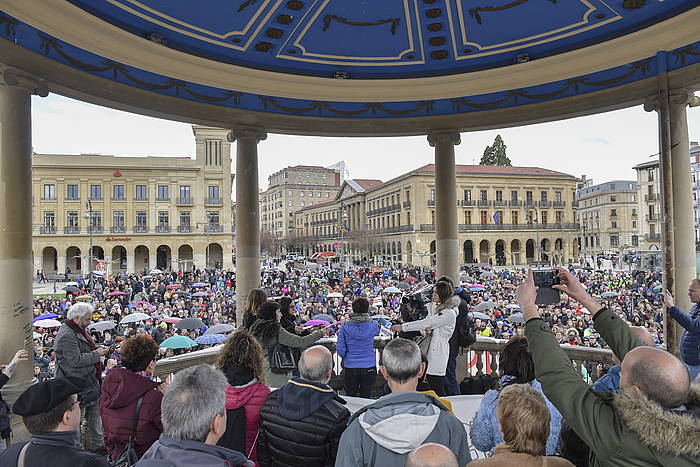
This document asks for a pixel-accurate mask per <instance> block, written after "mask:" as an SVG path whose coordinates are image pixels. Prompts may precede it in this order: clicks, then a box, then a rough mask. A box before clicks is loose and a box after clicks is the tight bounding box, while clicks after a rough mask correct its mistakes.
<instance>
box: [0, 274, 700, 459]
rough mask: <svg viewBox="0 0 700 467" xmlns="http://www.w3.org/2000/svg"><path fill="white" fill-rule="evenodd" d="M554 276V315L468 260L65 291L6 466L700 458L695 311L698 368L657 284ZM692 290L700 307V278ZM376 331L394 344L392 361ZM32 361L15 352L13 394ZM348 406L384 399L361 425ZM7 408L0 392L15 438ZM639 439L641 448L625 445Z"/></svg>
mask: <svg viewBox="0 0 700 467" xmlns="http://www.w3.org/2000/svg"><path fill="white" fill-rule="evenodd" d="M557 274H558V276H559V278H560V280H561V283H562V285H560V286H555V288H559V289H560V290H561V291H562V292H564V293H562V301H560V302H559V303H556V304H553V305H548V306H542V307H538V306H535V305H534V297H532V296H531V295H532V291H533V290H534V289H535V286H534V284H533V282H532V276H531V275H529V273H528V271H526V270H524V269H515V268H495V269H494V268H491V267H487V266H482V267H479V266H465V267H463V268H462V269H461V270H460V273H459V278H455V279H458V280H453V279H452V278H449V277H436V276H435V274H434V272H433V271H432V270H431V269H428V270H427V271H426V270H425V269H424V268H417V267H413V266H396V267H386V268H368V267H362V266H359V265H356V266H353V267H352V268H351V269H349V270H342V271H341V270H340V269H337V268H336V269H334V268H331V267H325V266H323V265H320V266H319V265H315V264H314V265H309V264H306V265H303V264H295V263H292V262H284V261H281V262H278V263H277V264H270V265H268V267H267V268H265V270H264V271H263V273H262V276H261V288H259V289H254V290H252V291H250V292H249V293H248V294H247V299H246V301H245V303H240V304H239V303H237V302H236V295H235V292H234V291H235V274H234V273H233V272H231V271H222V270H201V271H200V270H197V271H193V272H189V273H182V272H160V271H158V272H157V273H152V274H150V275H133V274H130V275H127V274H121V275H116V276H105V277H93V278H91V279H90V281H87V280H86V281H83V280H78V281H76V283H75V284H68V285H66V286H65V289H66V294H65V296H60V297H59V296H41V297H36V298H35V302H34V316H35V320H36V321H35V325H36V332H35V339H34V355H33V361H34V365H35V366H34V374H35V376H36V378H37V380H38V381H39V383H37V384H35V385H33V386H32V387H31V388H30V389H28V390H27V391H25V393H24V394H22V396H20V398H19V399H18V400H17V402H15V404H14V406H13V407H12V410H13V412H14V413H16V414H18V415H21V416H22V417H23V419H24V422H25V425H26V426H27V429H28V430H29V431H30V433H32V442H31V443H30V444H18V445H13V446H11V447H10V448H9V449H8V450H6V451H5V452H4V453H2V454H0V467H5V466H13V467H14V466H15V465H18V464H17V462H18V461H19V459H24V457H26V459H28V460H31V461H32V462H29V461H28V460H27V461H25V465H37V466H41V465H48V462H49V460H50V459H51V458H52V457H54V455H53V454H52V453H51V448H54V447H55V448H60V449H64V450H71V449H74V450H75V452H73V451H70V452H68V451H66V459H70V463H71V464H73V465H98V466H99V465H109V464H108V462H117V461H122V462H126V463H125V464H123V465H131V464H133V463H134V462H136V460H138V459H140V460H139V462H138V464H137V465H140V466H180V465H182V466H184V465H203V466H204V465H207V466H208V465H212V466H214V465H260V466H276V465H280V466H286V465H290V466H291V465H309V466H312V465H319V466H325V465H339V466H354V465H382V466H384V465H389V466H392V465H397V466H398V465H459V466H464V465H466V464H467V463H469V462H470V461H471V460H472V454H473V453H471V452H470V450H469V440H471V443H472V444H473V446H474V447H475V448H476V449H478V450H479V451H482V452H484V453H487V455H488V456H489V457H488V459H485V460H480V461H476V460H475V461H474V462H473V463H474V464H475V465H479V464H480V463H483V465H513V464H515V463H522V464H524V465H530V464H532V465H541V463H542V462H543V460H542V458H546V459H549V462H552V463H553V465H572V463H573V464H574V465H577V466H578V465H630V464H629V463H625V460H624V459H625V457H624V456H631V457H632V458H634V459H636V461H635V462H637V461H638V463H637V464H634V463H633V464H632V465H697V462H698V461H699V460H700V441H698V439H697V437H695V438H694V437H693V436H694V435H693V433H694V434H695V435H697V428H698V423H697V418H696V417H697V416H698V411H699V410H700V409H699V408H698V407H699V406H700V400H699V399H700V391H698V389H697V387H696V386H691V376H692V377H693V378H694V377H695V375H696V374H697V368H698V365H699V364H700V355H699V353H700V344H699V342H700V339H698V338H697V336H696V335H697V334H700V329H696V328H695V327H694V326H697V327H698V328H700V318H699V317H698V315H699V314H700V312H698V307H697V306H696V307H695V308H694V309H693V310H691V312H690V314H685V313H684V312H683V311H682V310H679V309H677V308H676V309H675V310H674V311H673V313H674V317H675V318H676V319H677V320H678V321H679V323H681V325H683V326H684V327H685V328H686V329H687V330H688V331H687V333H686V335H684V337H683V341H682V349H683V350H682V351H683V358H684V360H686V361H685V365H684V364H683V363H682V362H680V361H678V360H676V359H675V357H673V356H672V355H671V354H668V353H666V352H664V351H663V350H660V347H661V346H662V345H663V337H664V334H663V306H664V305H666V306H668V307H672V306H673V297H671V296H670V295H669V294H664V293H662V287H661V277H660V276H659V275H658V274H657V273H653V272H645V271H630V272H625V271H602V270H593V269H592V268H590V267H584V268H578V267H577V268H574V267H571V266H570V267H569V268H567V269H564V268H560V269H559V270H558V272H557ZM696 289H697V290H696ZM694 293H695V294H697V297H695V296H694V295H693V294H694ZM689 295H690V297H691V300H692V301H693V303H698V302H700V282H699V283H696V282H693V284H691V286H690V290H689ZM694 297H695V298H697V300H695V299H694ZM237 307H241V310H240V311H242V313H241V315H242V316H243V319H242V320H241V322H240V323H237V322H236V308H237ZM672 309H673V308H672ZM216 329H220V330H221V333H219V332H216V333H211V332H210V331H212V330H216ZM213 336H218V337H216V338H214V337H213ZM328 336H334V339H333V343H334V344H335V346H334V347H333V348H334V350H335V352H337V355H338V356H339V357H340V358H341V359H342V368H343V370H342V373H343V376H342V380H343V384H341V385H340V386H338V385H337V384H334V385H333V386H331V385H330V384H329V383H330V382H331V379H332V378H333V377H334V376H335V375H336V370H337V368H336V364H335V362H334V359H333V354H332V353H331V351H330V350H329V349H328V348H327V347H326V346H323V345H318V344H319V341H320V340H321V339H322V338H324V337H328ZM378 336H384V337H385V341H388V343H387V344H386V345H385V346H384V348H383V350H382V352H381V356H380V359H379V360H378V358H377V352H376V350H375V339H376V338H377V337H378ZM477 336H482V337H477ZM694 336H695V337H694ZM484 338H497V339H503V340H504V341H506V343H505V345H504V346H503V348H502V350H501V352H500V354H499V362H498V374H497V375H494V376H495V377H494V378H493V380H492V384H490V386H489V387H488V388H486V389H488V391H486V393H485V395H484V397H483V399H482V402H481V407H480V408H479V410H478V412H477V413H476V416H475V418H474V420H473V421H472V422H471V424H469V427H468V428H465V425H464V424H463V423H462V422H461V421H460V420H459V419H458V418H457V417H455V415H454V413H453V412H452V410H451V405H450V401H449V400H448V399H445V398H444V397H445V396H454V395H459V394H460V392H461V391H460V385H459V383H460V382H459V381H457V379H456V371H455V368H456V362H457V359H458V358H459V356H460V355H462V358H466V357H465V356H464V354H461V353H460V350H461V348H463V347H465V346H468V345H470V343H473V342H474V340H475V339H484ZM534 339H537V343H535V342H534ZM215 343H222V345H221V346H220V347H219V348H218V354H217V355H218V357H217V359H216V362H215V364H214V365H213V366H209V365H198V366H194V367H191V368H188V369H185V370H182V371H180V372H178V373H177V374H176V375H175V376H174V377H173V378H171V377H168V378H158V377H157V376H155V375H154V369H155V366H156V364H157V362H158V360H159V359H161V358H164V357H169V356H172V355H177V354H180V353H182V352H189V351H193V350H197V349H201V348H205V347H209V346H212V345H215ZM558 344H569V345H577V346H588V347H597V348H611V349H612V351H613V354H614V355H615V363H616V365H614V366H611V367H610V368H607V367H604V366H602V365H598V366H597V367H595V368H594V367H591V366H590V365H583V366H582V367H581V368H579V369H574V367H572V366H571V361H570V360H568V358H567V357H566V354H565V353H564V352H563V350H561V348H560V346H559V345H558ZM644 352H646V353H644ZM652 352H655V353H652ZM646 357H648V358H646ZM28 358H29V359H31V357H30V356H28V355H26V353H22V352H21V351H20V352H18V353H17V355H16V356H15V359H14V360H13V361H12V362H10V364H8V365H7V366H6V367H4V369H3V372H2V375H0V387H1V386H2V385H3V384H4V383H5V382H7V380H9V378H10V377H11V376H12V372H14V368H16V365H17V364H19V362H21V361H23V360H24V359H28ZM629 361H632V363H628V364H627V365H626V363H627V362H629ZM640 362H641V363H640ZM652 370H653V371H652ZM683 371H685V373H683ZM581 373H583V374H581ZM574 376H575V381H574ZM3 377H4V379H3ZM652 377H653V378H654V379H655V380H657V384H656V387H654V385H653V384H651V383H650V382H649V381H648V380H649V379H650V378H652ZM658 381H660V382H658ZM377 383H380V384H379V385H378V384H377ZM384 383H385V384H384ZM591 384H594V386H593V390H591V389H590V385H591ZM564 386H565V387H567V388H568V389H567V391H569V392H568V393H567V394H569V396H570V397H569V396H567V395H565V394H564V392H563V390H562V387H564ZM594 391H595V392H594ZM635 391H636V392H635ZM47 395H48V396H47ZM344 397H361V398H365V399H377V400H375V401H373V402H371V403H370V404H368V405H366V406H365V407H364V408H362V409H361V410H358V411H356V412H355V413H353V414H351V413H350V412H349V411H348V409H347V408H346V407H345V405H346V401H345V400H344ZM635 404H636V405H635ZM4 406H6V404H4V403H3V402H2V400H1V399H0V434H2V436H3V439H5V440H7V441H8V444H9V440H10V437H9V435H10V432H9V426H7V427H6V428H4V425H3V423H2V422H3V415H6V414H3V407H4ZM582 407H585V410H586V413H585V414H582V413H581V410H582ZM621 408H628V409H629V412H630V413H636V414H637V415H639V413H640V411H641V412H642V413H645V412H644V411H648V412H649V413H654V414H656V415H655V418H656V419H659V418H660V419H662V420H663V421H664V423H665V425H663V424H662V428H663V427H665V429H667V430H668V431H669V433H670V432H671V431H672V430H681V429H687V430H690V432H689V433H690V434H687V435H684V436H676V438H675V439H674V440H673V441H674V442H673V443H671V444H672V445H671V446H662V445H661V444H660V443H659V442H658V441H654V440H652V439H649V436H647V431H645V430H649V429H654V430H656V431H657V432H659V430H661V431H663V430H662V428H659V427H658V426H653V424H652V423H651V422H649V423H647V424H646V425H645V422H644V421H641V422H640V421H638V420H636V419H634V417H633V416H631V415H630V416H627V415H624V414H622V415H621V413H622V409H621ZM635 411H636V412H635ZM6 412H8V411H7V410H6ZM47 413H48V414H50V415H51V416H46V414H47ZM591 414H602V416H604V418H603V419H604V420H606V421H607V422H608V423H611V424H612V425H614V427H612V428H611V427H608V426H606V425H604V424H602V423H601V422H600V420H598V419H597V418H596V417H595V416H594V415H591ZM664 417H665V418H664ZM641 418H642V419H643V420H647V419H649V418H654V417H652V416H649V417H646V418H645V417H641ZM618 422H619V423H618ZM650 426H651V427H652V428H650ZM596 430H600V433H598V432H597V431H596ZM601 433H611V434H610V435H609V436H608V435H602V434H601ZM662 434H663V433H662ZM669 436H670V435H669ZM602 438H605V439H602ZM664 439H665V438H664ZM630 440H634V441H630ZM634 442H636V443H638V444H639V443H641V446H642V447H640V448H639V449H632V448H625V449H620V446H622V445H623V444H625V443H634ZM625 445H626V444H625ZM76 446H82V447H83V448H84V449H85V450H86V451H85V452H84V453H82V454H80V453H81V451H79V450H78V448H77V447H76ZM580 452H583V454H581V453H580ZM79 454H80V455H83V457H80V455H79ZM23 456H24V457H23ZM556 456H563V457H556ZM564 458H566V459H568V460H565V459H564ZM124 459H127V460H126V461H124ZM61 462H62V461H61ZM537 462H539V464H536V463H537ZM52 463H53V464H56V465H57V466H60V465H63V464H62V463H56V461H55V459H54V461H53V462H52ZM65 465H68V463H66V464H65Z"/></svg>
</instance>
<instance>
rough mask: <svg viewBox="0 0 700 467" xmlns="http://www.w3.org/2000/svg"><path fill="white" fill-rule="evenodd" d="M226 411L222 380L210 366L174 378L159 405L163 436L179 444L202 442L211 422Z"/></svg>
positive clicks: (193, 368) (187, 369) (186, 371)
mask: <svg viewBox="0 0 700 467" xmlns="http://www.w3.org/2000/svg"><path fill="white" fill-rule="evenodd" d="M225 412H226V377H225V376H224V374H223V373H222V372H221V371H219V370H217V369H216V368H214V367H213V366H211V365H196V366H193V367H190V368H186V369H184V370H182V371H180V372H179V373H177V374H176V375H175V378H174V379H173V382H172V383H171V384H170V386H169V387H168V389H167V390H166V391H165V395H164V396H163V401H162V402H161V420H162V421H163V433H164V434H165V435H166V436H170V437H171V438H174V439H176V440H179V441H185V440H190V441H200V442H202V443H203V442H204V441H205V440H206V439H207V435H209V431H210V428H211V423H212V421H213V420H214V418H215V417H216V416H217V415H220V414H223V413H225Z"/></svg>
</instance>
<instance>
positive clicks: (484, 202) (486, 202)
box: [476, 199, 491, 206]
mask: <svg viewBox="0 0 700 467" xmlns="http://www.w3.org/2000/svg"><path fill="white" fill-rule="evenodd" d="M476 205H477V206H491V201H489V200H487V199H480V200H479V201H477V202H476Z"/></svg>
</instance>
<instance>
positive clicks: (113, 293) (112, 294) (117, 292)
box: [107, 291, 126, 297]
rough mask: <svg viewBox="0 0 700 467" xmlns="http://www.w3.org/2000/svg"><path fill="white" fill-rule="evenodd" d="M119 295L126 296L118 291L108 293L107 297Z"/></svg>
mask: <svg viewBox="0 0 700 467" xmlns="http://www.w3.org/2000/svg"><path fill="white" fill-rule="evenodd" d="M119 295H126V294H125V293H124V292H119V291H115V292H110V293H108V294H107V296H108V297H117V296H119Z"/></svg>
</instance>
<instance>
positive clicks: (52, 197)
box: [41, 196, 56, 201]
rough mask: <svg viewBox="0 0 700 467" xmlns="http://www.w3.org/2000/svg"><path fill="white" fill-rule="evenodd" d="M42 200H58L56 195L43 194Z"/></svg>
mask: <svg viewBox="0 0 700 467" xmlns="http://www.w3.org/2000/svg"><path fill="white" fill-rule="evenodd" d="M41 200H42V201H56V197H55V196H48V197H47V196H42V197H41Z"/></svg>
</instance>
